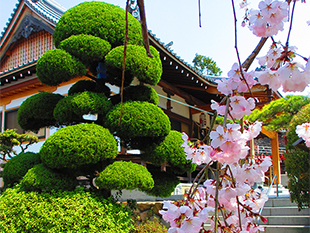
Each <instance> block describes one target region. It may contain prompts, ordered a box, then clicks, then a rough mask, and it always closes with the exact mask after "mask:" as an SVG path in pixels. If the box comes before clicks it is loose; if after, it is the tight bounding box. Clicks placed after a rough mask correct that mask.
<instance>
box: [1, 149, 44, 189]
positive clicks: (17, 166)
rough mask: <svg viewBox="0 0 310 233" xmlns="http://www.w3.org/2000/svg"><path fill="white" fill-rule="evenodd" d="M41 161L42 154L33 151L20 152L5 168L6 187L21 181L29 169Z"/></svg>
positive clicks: (4, 179)
mask: <svg viewBox="0 0 310 233" xmlns="http://www.w3.org/2000/svg"><path fill="white" fill-rule="evenodd" d="M39 163H41V159H40V155H39V154H35V153H32V152H26V153H20V154H18V155H16V156H14V157H13V158H11V159H10V160H9V161H7V163H6V164H5V167H4V169H3V181H4V185H5V186H6V187H8V186H11V185H13V184H14V183H19V181H20V180H21V179H22V178H23V177H24V175H25V174H26V173H27V171H28V170H29V169H30V168H32V167H33V166H35V165H36V164H39Z"/></svg>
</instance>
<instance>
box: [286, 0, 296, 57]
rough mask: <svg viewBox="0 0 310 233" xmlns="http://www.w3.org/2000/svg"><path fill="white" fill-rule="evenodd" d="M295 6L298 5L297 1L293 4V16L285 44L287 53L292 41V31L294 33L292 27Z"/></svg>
mask: <svg viewBox="0 0 310 233" xmlns="http://www.w3.org/2000/svg"><path fill="white" fill-rule="evenodd" d="M295 5H296V1H294V2H293V8H292V14H291V18H290V20H291V22H290V28H289V30H288V34H287V39H286V43H285V46H286V51H287V49H288V42H289V40H290V35H291V31H292V26H293V16H294V11H295Z"/></svg>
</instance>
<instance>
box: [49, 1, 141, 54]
mask: <svg viewBox="0 0 310 233" xmlns="http://www.w3.org/2000/svg"><path fill="white" fill-rule="evenodd" d="M125 23H126V21H125V11H124V10H123V9H121V8H120V7H117V6H114V5H111V4H108V3H104V2H84V3H81V4H79V5H77V6H75V7H73V8H71V9H69V10H67V11H66V12H65V13H64V14H63V15H62V17H61V18H60V20H59V21H58V23H57V26H56V28H55V31H54V34H53V37H54V43H55V46H56V48H58V47H59V45H60V43H61V41H63V40H65V39H66V38H68V37H70V36H72V35H79V34H85V35H93V36H96V37H99V38H101V39H104V40H106V41H108V42H109V43H110V44H111V45H112V48H114V47H116V46H119V45H122V44H124V38H125V34H124V33H125ZM128 25H129V30H128V38H129V40H128V43H129V44H140V45H142V34H141V26H140V23H139V21H138V20H136V19H135V18H134V17H133V16H132V15H131V14H128Z"/></svg>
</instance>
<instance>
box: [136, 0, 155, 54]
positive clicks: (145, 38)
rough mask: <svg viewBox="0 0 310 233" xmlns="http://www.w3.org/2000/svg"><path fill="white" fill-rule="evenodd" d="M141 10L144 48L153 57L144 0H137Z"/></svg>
mask: <svg viewBox="0 0 310 233" xmlns="http://www.w3.org/2000/svg"><path fill="white" fill-rule="evenodd" d="M137 4H138V7H139V11H140V19H141V21H140V23H141V29H142V36H143V44H144V48H145V50H146V53H147V55H148V56H149V57H151V58H153V55H152V54H151V51H150V42H149V35H148V31H147V25H146V17H145V9H144V1H143V0H138V1H137Z"/></svg>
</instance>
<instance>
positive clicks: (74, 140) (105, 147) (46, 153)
mask: <svg viewBox="0 0 310 233" xmlns="http://www.w3.org/2000/svg"><path fill="white" fill-rule="evenodd" d="M117 152H118V149H117V142H116V140H115V138H114V137H113V136H112V134H111V133H110V132H109V130H108V129H105V128H103V127H102V126H99V125H96V124H78V125H73V126H67V127H64V128H61V129H60V130H58V131H57V132H55V133H54V134H53V135H51V136H50V137H48V138H47V139H46V141H45V142H44V144H43V145H42V147H41V149H40V155H41V159H42V161H43V163H44V164H45V165H47V166H48V167H49V168H55V169H61V168H73V169H75V168H78V167H79V166H81V165H84V164H95V163H97V162H99V161H103V160H105V159H110V158H114V157H115V156H116V155H117Z"/></svg>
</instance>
